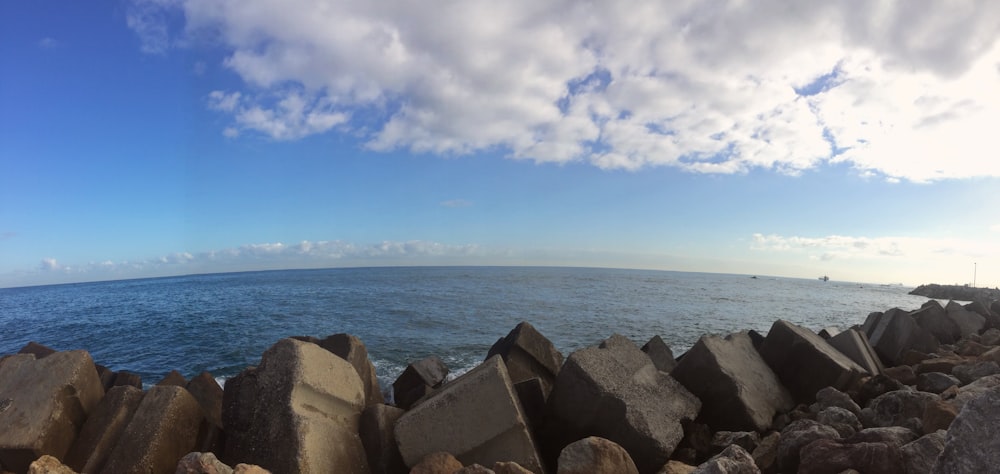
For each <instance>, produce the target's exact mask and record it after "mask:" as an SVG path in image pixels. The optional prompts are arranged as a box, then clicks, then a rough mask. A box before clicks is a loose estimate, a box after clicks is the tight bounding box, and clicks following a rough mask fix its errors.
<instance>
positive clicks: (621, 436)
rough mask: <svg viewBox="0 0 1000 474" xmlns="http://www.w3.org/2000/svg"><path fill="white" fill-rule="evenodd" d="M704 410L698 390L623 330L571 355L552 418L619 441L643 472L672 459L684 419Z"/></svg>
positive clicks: (579, 433)
mask: <svg viewBox="0 0 1000 474" xmlns="http://www.w3.org/2000/svg"><path fill="white" fill-rule="evenodd" d="M700 409H701V402H700V401H699V400H698V399H697V398H696V397H695V396H694V395H692V394H691V393H690V392H689V391H688V390H687V389H685V388H684V387H683V386H682V385H681V384H680V383H679V382H677V381H676V380H674V379H673V378H672V377H670V376H669V375H667V374H666V373H664V372H661V371H659V370H657V369H656V366H654V365H653V363H652V361H650V359H649V357H648V356H646V354H645V353H643V352H642V351H641V350H639V348H638V347H636V346H635V344H633V343H632V342H631V341H629V340H628V339H627V338H625V337H622V336H619V335H615V336H612V337H611V338H609V339H607V340H605V341H604V342H602V343H601V345H600V346H599V347H596V348H595V347H590V348H586V349H582V350H579V351H576V352H574V353H573V354H571V355H570V356H569V358H568V359H567V360H566V363H565V364H564V365H563V368H562V370H561V371H560V372H559V376H558V377H557V378H556V384H555V387H554V388H553V391H552V395H551V396H550V397H549V410H550V411H549V415H550V416H549V419H550V420H551V421H552V422H553V423H554V424H556V425H558V430H559V431H561V432H562V433H563V435H564V436H568V437H572V439H580V438H583V437H586V436H600V437H603V438H607V439H609V440H611V441H614V442H616V443H618V444H619V445H621V446H622V447H623V448H625V449H626V450H627V451H628V452H629V453H630V454H632V456H633V459H634V460H636V465H637V467H638V468H639V470H640V471H641V472H654V471H656V470H657V469H659V468H660V467H661V466H663V464H665V463H666V462H667V460H668V459H669V458H670V455H671V453H672V452H673V450H674V448H676V447H677V444H678V443H679V442H680V440H681V438H683V436H684V431H683V428H682V426H681V421H683V420H692V419H694V418H695V417H696V416H697V414H698V411H699V410H700ZM526 467H527V466H526Z"/></svg>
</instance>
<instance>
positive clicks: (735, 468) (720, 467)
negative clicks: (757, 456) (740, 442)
mask: <svg viewBox="0 0 1000 474" xmlns="http://www.w3.org/2000/svg"><path fill="white" fill-rule="evenodd" d="M691 472H692V474H760V468H758V467H757V464H756V463H754V460H753V456H751V455H750V453H748V452H746V450H745V449H743V448H741V447H740V446H737V445H735V444H734V445H731V446H729V447H728V448H726V449H724V450H723V451H722V452H721V453H719V454H717V455H715V456H713V457H712V458H711V459H709V460H708V461H705V462H704V463H702V464H701V465H699V466H698V468H697V469H695V470H694V471H691Z"/></svg>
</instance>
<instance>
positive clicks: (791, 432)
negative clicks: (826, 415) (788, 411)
mask: <svg viewBox="0 0 1000 474" xmlns="http://www.w3.org/2000/svg"><path fill="white" fill-rule="evenodd" d="M821 439H829V440H836V439H840V435H839V434H838V433H837V430H835V429H833V428H831V427H829V426H826V425H824V424H822V423H819V422H816V421H813V420H796V421H793V422H791V423H789V424H788V426H786V427H785V428H784V429H783V430H781V437H780V438H779V439H778V453H777V464H778V472H798V469H799V462H800V461H801V457H800V456H801V451H802V448H804V447H806V446H808V445H809V444H810V443H812V442H814V441H817V440H821Z"/></svg>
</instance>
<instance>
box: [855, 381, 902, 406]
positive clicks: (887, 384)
mask: <svg viewBox="0 0 1000 474" xmlns="http://www.w3.org/2000/svg"><path fill="white" fill-rule="evenodd" d="M905 388H906V386H905V385H903V384H901V383H899V382H897V381H896V380H895V379H892V378H889V377H886V376H885V375H876V376H874V377H872V378H870V379H868V380H866V381H865V383H863V384H861V388H859V389H858V396H857V401H858V404H859V405H861V406H867V405H868V403H869V402H871V401H872V400H874V399H875V398H876V397H878V396H879V395H882V394H884V393H888V392H892V391H894V390H903V389H905Z"/></svg>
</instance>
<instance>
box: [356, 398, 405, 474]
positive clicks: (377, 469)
mask: <svg viewBox="0 0 1000 474" xmlns="http://www.w3.org/2000/svg"><path fill="white" fill-rule="evenodd" d="M403 413H404V411H403V409H401V408H396V407H392V406H389V405H384V404H381V403H376V404H374V405H368V407H366V408H365V411H363V412H361V421H360V427H359V430H358V431H359V434H360V435H361V442H362V444H363V445H364V447H365V452H366V453H367V455H368V466H369V468H370V469H371V472H372V474H394V473H405V472H408V471H407V469H406V464H404V463H403V457H402V456H400V454H399V448H398V447H396V434H395V432H394V431H393V428H394V427H395V426H396V421H397V420H399V417H400V416H402V415H403Z"/></svg>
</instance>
